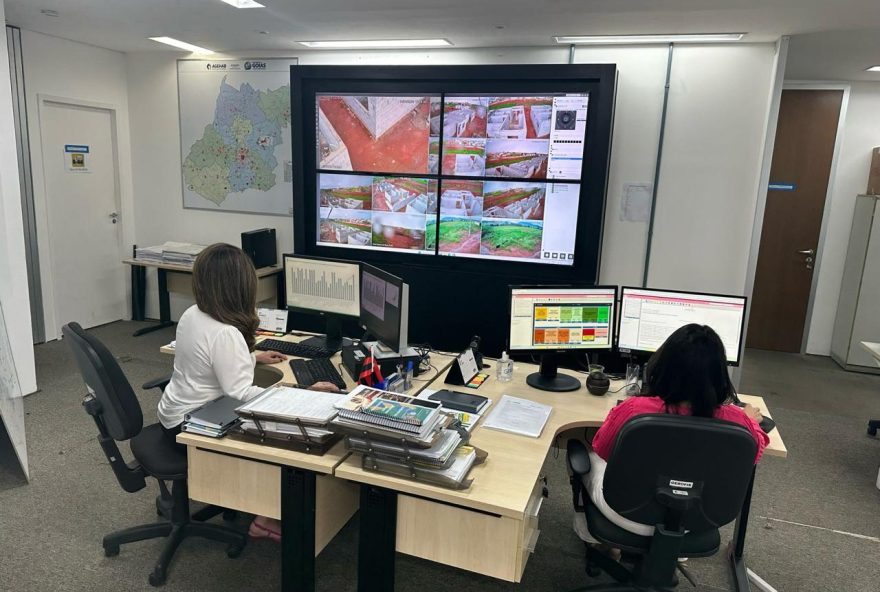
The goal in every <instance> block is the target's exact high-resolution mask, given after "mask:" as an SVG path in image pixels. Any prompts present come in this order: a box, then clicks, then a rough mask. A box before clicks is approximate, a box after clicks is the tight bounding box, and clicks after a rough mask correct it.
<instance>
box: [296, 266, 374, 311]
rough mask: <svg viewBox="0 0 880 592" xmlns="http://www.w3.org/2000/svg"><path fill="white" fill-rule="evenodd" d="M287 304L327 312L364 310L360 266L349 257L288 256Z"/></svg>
mask: <svg viewBox="0 0 880 592" xmlns="http://www.w3.org/2000/svg"><path fill="white" fill-rule="evenodd" d="M284 279H285V292H286V300H287V306H288V307H290V308H296V309H301V310H309V311H315V312H320V313H325V314H337V315H345V316H352V317H357V316H358V315H359V314H360V290H359V287H360V267H359V265H358V264H357V263H352V262H349V261H334V260H332V259H321V258H317V257H302V256H291V255H285V256H284Z"/></svg>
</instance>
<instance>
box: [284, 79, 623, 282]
mask: <svg viewBox="0 0 880 592" xmlns="http://www.w3.org/2000/svg"><path fill="white" fill-rule="evenodd" d="M615 88H616V66H615V65H614V64H597V65H590V64H565V65H521V66H511V65H497V66H393V67H389V66H367V67H361V66H357V67H355V66H292V67H291V89H292V92H291V109H292V112H293V113H299V114H300V116H299V117H294V118H292V119H291V126H292V131H293V161H294V163H295V166H294V178H293V190H294V191H293V193H294V212H295V216H294V247H295V248H294V250H295V251H296V252H298V253H306V254H310V255H317V256H323V257H331V258H340V257H342V258H348V257H350V258H351V259H356V260H360V261H367V262H369V263H372V264H376V265H382V264H383V263H391V264H401V263H405V264H406V265H407V266H412V267H418V268H424V269H433V270H438V269H443V270H452V271H463V272H476V273H481V274H483V273H485V274H492V275H495V276H498V275H507V276H512V277H528V276H529V275H534V274H535V273H540V274H541V275H542V276H544V277H547V278H548V279H549V280H551V281H566V282H567V281H571V280H572V279H573V278H579V279H583V278H587V281H596V279H597V278H598V272H599V261H600V256H601V246H602V232H603V228H604V218H605V201H606V200H605V194H606V188H607V178H608V166H609V161H610V144H611V128H612V125H613V111H614V94H615ZM540 92H552V93H559V92H571V93H576V92H587V93H589V96H590V109H589V112H588V123H587V134H586V145H585V152H584V166H583V168H582V171H581V179H580V183H581V198H580V202H579V207H578V224H577V235H576V239H575V258H574V264H573V265H571V266H563V265H553V264H541V263H519V262H515V261H499V260H492V259H475V258H470V257H449V256H442V255H439V254H434V255H426V254H408V253H404V252H383V251H371V250H368V249H344V248H339V247H328V246H322V245H319V244H317V242H316V240H315V238H316V231H317V228H316V226H317V218H318V213H317V203H316V200H315V195H316V191H317V189H316V185H317V170H318V167H317V164H318V163H317V162H316V160H317V158H316V151H315V150H314V149H312V148H314V146H316V145H317V144H316V143H317V133H316V125H315V121H316V120H317V113H316V108H315V96H316V95H318V94H322V93H340V94H351V93H364V94H383V93H385V94H387V93H398V94H399V93H410V94H416V95H432V94H436V95H439V94H447V95H448V94H455V93H462V94H468V93H470V94H507V93H510V94H534V93H540ZM306 147H310V148H309V149H306ZM340 173H343V174H344V171H340ZM390 176H394V175H390ZM397 176H410V177H412V176H416V177H421V178H429V179H430V178H437V177H439V175H403V174H400V175H397ZM340 251H343V252H342V253H341V252H340Z"/></svg>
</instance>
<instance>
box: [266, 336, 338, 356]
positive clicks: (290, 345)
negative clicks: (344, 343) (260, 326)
mask: <svg viewBox="0 0 880 592" xmlns="http://www.w3.org/2000/svg"><path fill="white" fill-rule="evenodd" d="M255 349H258V350H261V351H277V352H280V353H282V354H284V355H286V356H296V357H297V358H329V357H330V356H332V355H333V354H335V353H336V352H335V351H334V350H329V349H326V348H323V347H316V346H314V345H304V344H302V343H294V342H292V341H281V340H280V339H264V340H263V341H261V342H259V343H258V344H257V346H256V348H255Z"/></svg>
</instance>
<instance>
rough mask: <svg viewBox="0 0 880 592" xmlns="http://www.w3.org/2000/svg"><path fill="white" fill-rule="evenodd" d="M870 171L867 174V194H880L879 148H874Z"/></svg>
mask: <svg viewBox="0 0 880 592" xmlns="http://www.w3.org/2000/svg"><path fill="white" fill-rule="evenodd" d="M873 154H874V156H873V158H872V159H871V172H870V173H869V174H868V195H880V148H874V152H873Z"/></svg>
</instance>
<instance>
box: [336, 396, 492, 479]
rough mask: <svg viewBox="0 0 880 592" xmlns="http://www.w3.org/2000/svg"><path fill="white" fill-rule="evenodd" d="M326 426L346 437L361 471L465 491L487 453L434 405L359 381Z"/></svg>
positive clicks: (348, 446)
mask: <svg viewBox="0 0 880 592" xmlns="http://www.w3.org/2000/svg"><path fill="white" fill-rule="evenodd" d="M336 409H337V411H338V415H337V416H336V417H335V418H334V419H333V420H332V421H331V422H330V424H329V427H330V429H332V430H334V431H336V432H339V433H341V434H344V435H345V436H346V446H347V448H348V449H349V450H350V451H352V452H356V453H359V454H361V456H362V466H363V467H364V469H366V470H370V471H379V472H383V473H389V474H392V475H398V476H401V477H409V478H412V479H418V480H420V481H425V482H428V483H433V484H436V485H442V486H444V487H450V488H454V489H466V488H468V487H470V484H471V480H468V479H467V476H468V473H469V471H470V469H471V467H473V466H474V465H475V464H478V463H480V462H482V461H483V460H485V458H486V454H485V453H484V452H482V451H479V450H477V449H476V448H474V447H472V446H468V438H469V436H468V432H467V431H466V430H464V429H462V428H461V426H460V425H459V424H458V422H457V421H456V420H455V419H454V418H453V417H452V416H450V415H448V414H446V413H444V412H443V411H442V410H441V409H440V405H439V403H437V402H435V401H428V400H423V399H416V398H413V397H408V396H406V395H402V394H400V393H392V392H388V391H382V390H378V389H374V388H371V387H368V386H364V385H361V386H359V387H357V388H356V389H355V390H353V391H352V392H351V393H349V395H347V396H345V397H344V398H343V400H341V401H340V402H338V403H337V404H336Z"/></svg>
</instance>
